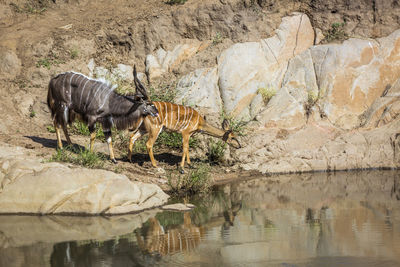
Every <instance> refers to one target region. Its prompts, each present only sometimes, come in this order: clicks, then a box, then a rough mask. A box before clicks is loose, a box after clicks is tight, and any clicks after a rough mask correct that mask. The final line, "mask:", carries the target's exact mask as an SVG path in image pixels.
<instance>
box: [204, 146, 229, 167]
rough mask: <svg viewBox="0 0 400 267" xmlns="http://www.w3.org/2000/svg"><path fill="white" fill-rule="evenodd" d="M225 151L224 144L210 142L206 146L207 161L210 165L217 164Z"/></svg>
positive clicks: (221, 159)
mask: <svg viewBox="0 0 400 267" xmlns="http://www.w3.org/2000/svg"><path fill="white" fill-rule="evenodd" d="M225 150H226V143H225V142H223V141H221V140H217V141H214V140H211V141H210V143H209V146H208V153H207V154H208V161H209V162H210V163H211V164H218V163H220V162H222V161H223V159H224V153H225Z"/></svg>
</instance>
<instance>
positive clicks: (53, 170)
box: [0, 145, 168, 215]
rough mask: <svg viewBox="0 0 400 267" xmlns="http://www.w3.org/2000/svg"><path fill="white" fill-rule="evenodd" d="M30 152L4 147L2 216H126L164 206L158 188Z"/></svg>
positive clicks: (0, 174) (0, 173) (0, 175)
mask: <svg viewBox="0 0 400 267" xmlns="http://www.w3.org/2000/svg"><path fill="white" fill-rule="evenodd" d="M26 154H27V150H25V149H23V148H19V147H10V146H7V145H1V148H0V213H33V214H110V215H111V214H123V213H131V212H138V211H141V210H145V209H150V208H153V207H157V206H161V205H163V204H164V203H165V202H166V201H167V199H168V195H167V194H165V193H164V192H163V191H162V190H161V189H160V188H159V187H158V186H157V185H154V184H145V183H140V182H132V181H130V180H129V179H128V178H127V177H126V176H125V175H121V174H116V173H113V172H110V171H105V170H92V169H85V168H69V167H67V166H65V165H62V164H59V163H42V162H41V160H39V159H36V158H34V157H29V156H27V155H26Z"/></svg>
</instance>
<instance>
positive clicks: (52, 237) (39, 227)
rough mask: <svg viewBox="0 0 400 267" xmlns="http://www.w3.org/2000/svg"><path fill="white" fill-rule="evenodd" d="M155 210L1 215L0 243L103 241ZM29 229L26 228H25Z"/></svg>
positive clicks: (129, 229) (4, 245)
mask: <svg viewBox="0 0 400 267" xmlns="http://www.w3.org/2000/svg"><path fill="white" fill-rule="evenodd" d="M155 213H156V211H144V212H141V213H138V214H129V215H123V216H113V217H109V218H105V217H100V216H91V217H79V216H43V217H38V216H15V215H14V216H11V215H9V216H1V220H0V233H1V234H0V247H1V248H8V247H21V246H28V245H35V244H37V243H59V242H65V241H80V240H91V239H92V240H93V239H95V240H98V241H104V240H108V239H112V238H114V237H115V236H119V235H124V234H129V233H131V232H132V231H133V230H135V229H136V228H138V227H141V226H142V224H143V223H144V222H145V221H147V220H148V219H149V217H152V216H154V215H155ZM28 229H29V230H28Z"/></svg>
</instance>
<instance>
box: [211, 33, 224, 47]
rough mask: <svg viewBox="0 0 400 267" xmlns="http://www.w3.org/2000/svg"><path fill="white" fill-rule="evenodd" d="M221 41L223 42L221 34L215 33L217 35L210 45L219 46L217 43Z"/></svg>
mask: <svg viewBox="0 0 400 267" xmlns="http://www.w3.org/2000/svg"><path fill="white" fill-rule="evenodd" d="M222 40H223V38H222V35H221V33H219V32H217V33H216V34H215V36H214V38H213V40H212V44H213V45H217V44H219V43H222Z"/></svg>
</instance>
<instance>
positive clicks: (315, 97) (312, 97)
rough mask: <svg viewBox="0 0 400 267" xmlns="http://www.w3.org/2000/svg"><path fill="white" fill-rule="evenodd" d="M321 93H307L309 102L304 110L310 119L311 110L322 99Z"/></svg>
mask: <svg viewBox="0 0 400 267" xmlns="http://www.w3.org/2000/svg"><path fill="white" fill-rule="evenodd" d="M319 93H320V91H319V92H318V93H315V92H314V91H308V93H307V101H306V102H305V103H304V110H305V111H306V116H307V117H309V116H310V115H311V109H312V107H313V106H314V105H315V103H317V101H318V100H319V99H320V94H319Z"/></svg>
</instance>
